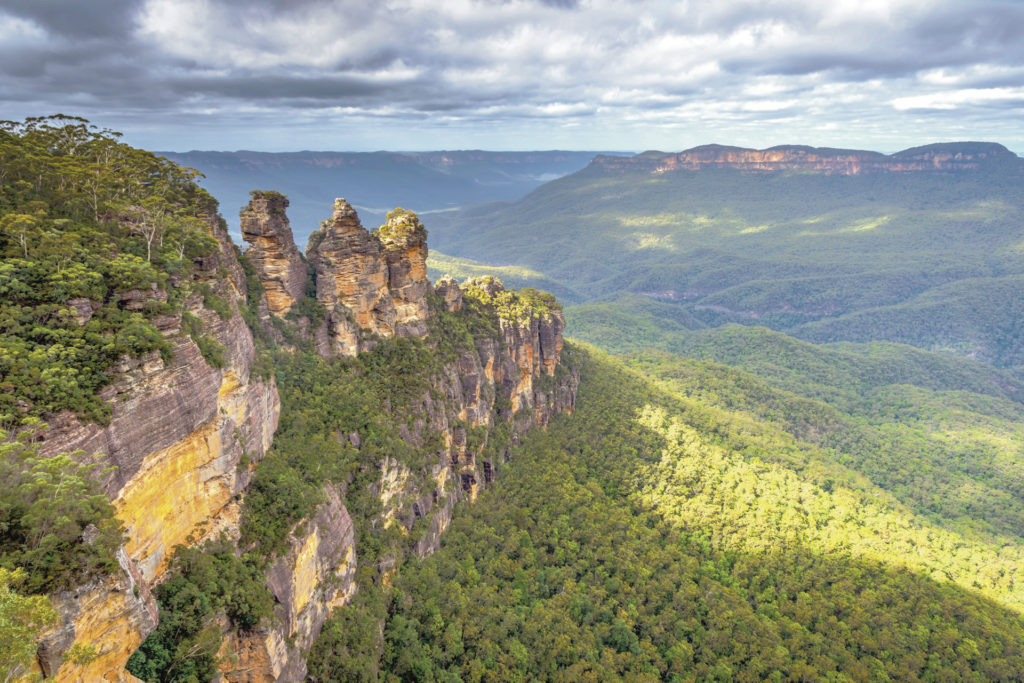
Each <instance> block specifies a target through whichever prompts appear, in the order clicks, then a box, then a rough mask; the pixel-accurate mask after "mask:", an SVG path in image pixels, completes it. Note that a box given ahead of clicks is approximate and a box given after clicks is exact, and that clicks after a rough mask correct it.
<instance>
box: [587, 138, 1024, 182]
mask: <svg viewBox="0 0 1024 683" xmlns="http://www.w3.org/2000/svg"><path fill="white" fill-rule="evenodd" d="M592 165H593V166H594V167H597V168H600V169H603V170H605V171H613V172H623V171H627V172H646V173H666V172H670V171H680V170H687V171H698V170H702V169H711V168H731V169H737V170H742V171H753V172H771V171H785V170H795V171H817V172H821V173H827V174H841V175H859V174H864V173H907V172H924V171H932V172H935V171H940V172H960V171H977V170H980V169H985V168H991V167H998V168H999V169H1001V170H1007V169H1009V170H1011V171H1014V172H1016V173H1021V172H1024V161H1022V160H1021V159H1020V158H1019V157H1017V155H1016V154H1014V153H1013V152H1011V151H1009V150H1008V149H1006V148H1005V147H1003V146H1002V145H999V144H995V143H988V142H954V143H940V144H934V145H926V146H924V147H914V148H912V149H907V150H904V151H902V152H897V153H895V154H891V155H885V154H881V153H879V152H870V151H865V150H852V149H831V148H824V147H807V146H803V145H781V146H778V147H770V148H768V149H761V150H757V149H747V148H743V147H728V146H725V145H702V146H700V147H694V148H693V149H688V150H686V151H684V152H679V153H677V154H666V153H663V152H644V153H643V154H638V155H636V156H633V157H618V156H606V155H601V156H597V157H595V158H594V160H593V162H592Z"/></svg>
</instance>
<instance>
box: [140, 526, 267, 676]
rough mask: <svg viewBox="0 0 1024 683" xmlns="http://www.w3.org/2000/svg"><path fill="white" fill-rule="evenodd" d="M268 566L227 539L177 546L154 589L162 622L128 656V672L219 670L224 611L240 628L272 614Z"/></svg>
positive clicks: (154, 673) (210, 672)
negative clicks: (237, 550)
mask: <svg viewBox="0 0 1024 683" xmlns="http://www.w3.org/2000/svg"><path fill="white" fill-rule="evenodd" d="M264 569H265V565H264V564H263V563H262V562H261V561H260V560H258V559H257V558H256V557H254V556H252V555H242V556H241V557H236V556H235V553H234V548H233V546H232V544H231V543H230V542H229V541H227V540H226V539H221V540H219V541H207V542H206V543H205V544H204V545H202V546H200V547H197V548H189V547H185V546H178V547H177V548H176V549H175V553H174V558H173V559H172V560H171V566H170V568H169V569H168V577H169V578H168V579H167V580H166V581H165V582H164V583H162V584H160V585H159V586H157V587H156V589H155V590H154V593H155V595H156V598H157V601H158V603H159V605H160V623H159V625H158V626H157V629H156V631H154V632H153V633H152V634H151V635H150V636H149V637H148V638H147V639H146V640H145V642H143V643H142V645H141V646H140V647H139V649H138V650H136V651H135V653H133V654H132V656H131V658H130V659H129V660H128V664H127V666H126V668H127V669H128V671H129V672H130V673H131V674H132V675H134V676H136V677H138V678H141V679H142V680H144V681H156V682H168V681H197V680H198V681H205V680H210V679H211V678H213V677H214V676H215V675H216V674H217V664H218V660H217V651H218V650H219V649H220V631H219V629H218V627H217V626H216V625H214V624H213V623H212V622H213V620H214V619H215V618H216V617H217V616H219V615H224V616H227V618H228V619H229V620H230V622H231V625H232V626H233V627H235V628H237V629H242V630H247V629H253V628H255V627H257V626H258V625H259V623H260V621H261V620H263V619H268V618H270V617H271V616H272V615H273V597H272V596H271V595H270V591H269V590H268V589H267V587H266V584H265V577H264V575H263V572H264Z"/></svg>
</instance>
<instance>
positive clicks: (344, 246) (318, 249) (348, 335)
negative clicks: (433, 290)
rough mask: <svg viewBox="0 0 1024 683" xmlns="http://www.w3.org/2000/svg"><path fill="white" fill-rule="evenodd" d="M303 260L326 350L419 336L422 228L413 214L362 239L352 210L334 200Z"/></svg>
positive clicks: (346, 350)
mask: <svg viewBox="0 0 1024 683" xmlns="http://www.w3.org/2000/svg"><path fill="white" fill-rule="evenodd" d="M393 213H394V212H393ZM306 255H307V257H308V258H309V261H310V263H311V264H312V265H313V268H314V270H315V274H316V298H317V300H318V301H319V302H320V304H321V305H322V306H323V307H324V309H325V310H326V312H327V331H328V336H329V339H330V342H331V348H332V350H333V352H335V353H338V354H341V355H345V356H352V355H355V354H357V353H359V352H360V351H365V350H367V349H371V348H373V346H374V344H375V340H377V339H387V338H390V337H395V336H399V337H406V336H416V337H422V336H424V335H425V334H426V325H425V322H426V313H427V307H426V291H427V268H426V258H427V245H426V231H425V230H424V229H423V226H422V225H421V224H420V223H419V221H418V219H415V216H414V215H412V217H411V218H410V215H407V214H405V213H400V214H394V215H393V216H392V217H391V218H389V220H388V223H387V224H385V225H384V226H382V227H381V230H380V231H378V234H370V233H369V232H368V231H367V230H366V229H365V228H364V227H363V226H362V224H361V223H360V222H359V216H358V215H357V214H356V210H355V209H353V208H352V205H351V204H349V203H348V202H346V201H345V200H344V199H337V200H335V202H334V213H333V215H332V217H331V219H330V220H327V221H325V222H324V225H323V228H322V229H321V230H319V231H317V232H315V233H313V235H312V236H311V237H310V244H309V247H308V248H307V249H306Z"/></svg>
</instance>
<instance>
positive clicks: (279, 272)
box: [239, 192, 306, 316]
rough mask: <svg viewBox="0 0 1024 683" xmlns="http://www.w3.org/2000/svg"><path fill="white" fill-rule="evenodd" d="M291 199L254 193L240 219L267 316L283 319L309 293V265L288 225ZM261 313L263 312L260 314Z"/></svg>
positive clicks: (247, 252) (271, 194) (270, 194)
mask: <svg viewBox="0 0 1024 683" xmlns="http://www.w3.org/2000/svg"><path fill="white" fill-rule="evenodd" d="M287 208H288V198H287V197H285V196H284V195H282V194H279V193H277V192H253V193H252V200H251V201H250V202H249V205H248V206H246V207H245V208H243V209H242V211H241V213H240V214H239V217H240V219H241V226H242V238H243V239H244V240H245V241H246V242H248V243H249V244H251V245H252V246H251V247H249V249H248V250H246V252H245V256H246V258H247V259H248V260H249V262H250V263H251V264H252V265H253V267H254V268H255V269H256V272H257V273H258V274H259V278H260V282H261V283H262V284H263V290H264V292H265V296H266V301H265V303H266V308H267V313H271V314H273V315H277V316H283V315H284V314H285V313H287V312H288V311H290V310H291V308H292V306H294V305H295V304H296V302H297V301H299V299H301V298H302V297H303V296H305V292H306V263H305V261H303V260H302V255H301V254H300V252H299V249H298V247H296V246H295V240H294V239H293V238H292V229H291V226H290V225H289V223H288V216H287V215H286V213H285V209H287ZM261 313H262V311H261Z"/></svg>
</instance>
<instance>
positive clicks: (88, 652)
mask: <svg viewBox="0 0 1024 683" xmlns="http://www.w3.org/2000/svg"><path fill="white" fill-rule="evenodd" d="M99 655H100V653H99V650H97V649H96V646H95V645H86V644H84V643H75V644H73V645H72V646H71V647H69V648H68V650H67V652H65V653H64V659H65V660H66V661H69V662H71V663H72V664H73V665H74V666H88V665H89V664H92V663H93V662H95V661H96V658H97V657H99Z"/></svg>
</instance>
